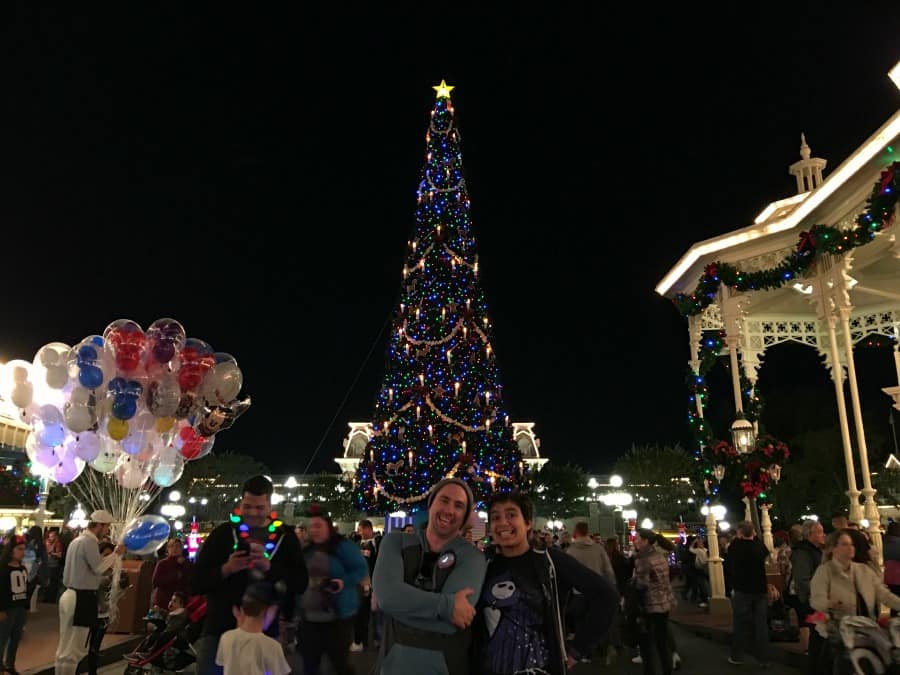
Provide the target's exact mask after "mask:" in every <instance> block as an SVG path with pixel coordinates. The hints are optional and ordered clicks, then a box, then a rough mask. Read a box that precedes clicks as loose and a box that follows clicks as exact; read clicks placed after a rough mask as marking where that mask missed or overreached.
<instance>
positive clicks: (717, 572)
mask: <svg viewBox="0 0 900 675" xmlns="http://www.w3.org/2000/svg"><path fill="white" fill-rule="evenodd" d="M700 321H701V319H700V317H699V316H692V317H689V319H688V335H689V339H690V348H691V352H690V353H691V362H690V365H691V370H692V371H693V372H694V374H695V375H699V374H700V341H701V340H702V339H703V329H702V327H701V323H700ZM694 402H695V403H696V406H697V416H698V417H699V418H700V419H703V401H701V400H700V397H699V396H698V397H696V400H695V401H694ZM706 549H707V560H708V565H707V572H708V574H709V595H710V598H709V613H710V614H725V613H728V612H730V611H731V601H730V600H729V599H728V598H727V597H726V596H725V570H724V568H723V567H722V564H723V563H724V562H725V561H724V559H723V558H722V556H721V555H720V552H719V528H718V526H717V523H716V516H715V514H713V512H712V509H708V511H707V514H706Z"/></svg>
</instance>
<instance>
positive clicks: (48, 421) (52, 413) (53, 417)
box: [38, 404, 63, 427]
mask: <svg viewBox="0 0 900 675" xmlns="http://www.w3.org/2000/svg"><path fill="white" fill-rule="evenodd" d="M38 417H40V418H41V422H43V423H44V426H48V427H49V426H51V425H54V424H62V423H63V415H62V413H61V412H60V411H59V408H57V407H56V406H55V405H49V404H48V405H42V406H41V407H40V410H38Z"/></svg>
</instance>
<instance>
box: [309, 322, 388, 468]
mask: <svg viewBox="0 0 900 675" xmlns="http://www.w3.org/2000/svg"><path fill="white" fill-rule="evenodd" d="M392 317H393V311H391V312H390V313H389V314H388V316H387V319H385V322H384V323H383V324H382V325H381V328H380V329H379V331H378V335H376V336H375V339H374V340H373V341H372V346H371V347H369V353H368V354H366V358H364V359H363V362H362V363H361V364H360V366H359V370H357V371H356V377H354V378H353V382H351V383H350V387H349V388H348V389H347V393H346V394H344V400H343V401H341V404H340V405H339V406H338V409H337V411H336V412H335V413H334V417H332V418H331V422H329V423H328V427H326V429H325V433H324V434H322V438H321V439H320V440H319V444H318V445H317V446H316V449H315V450H314V451H313V454H312V455H311V456H310V458H309V461H308V462H307V463H306V468H304V469H303V473H307V472H308V471H309V467H310V465H311V464H312V463H313V460H314V459H315V458H316V455H318V454H319V450H321V449H322V444H323V443H324V442H325V439H326V438H327V437H328V434H329V433H331V428H332V427H333V426H334V423H335V420H337V418H338V416H339V415H340V414H341V412H342V411H343V410H344V406H345V405H346V404H347V399H349V398H350V394H351V393H352V392H353V388H354V387H355V386H356V383H357V382H358V381H359V376H360V375H362V371H363V369H364V368H365V367H366V364H367V363H368V362H369V359H371V358H372V354H373V353H374V351H375V348H376V347H377V346H378V344H379V343H380V341H381V336H382V335H383V334H384V329H385V328H386V327H387V326H388V324H389V323H390V322H391V318H392Z"/></svg>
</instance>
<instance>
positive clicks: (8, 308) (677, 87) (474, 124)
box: [0, 2, 900, 472]
mask: <svg viewBox="0 0 900 675" xmlns="http://www.w3.org/2000/svg"><path fill="white" fill-rule="evenodd" d="M375 4H376V3H371V5H370V6H369V8H368V9H365V10H359V11H356V12H351V11H349V10H345V11H344V12H342V13H338V11H337V10H335V9H329V10H322V9H315V8H304V9H303V11H295V12H293V13H291V14H279V13H277V12H274V11H271V9H270V8H268V7H267V8H265V9H263V8H261V7H254V8H252V13H246V12H243V13H224V12H223V10H224V8H225V5H209V6H208V9H207V11H200V8H199V7H192V10H194V12H193V13H187V9H185V8H184V7H168V8H161V7H157V6H143V7H141V6H137V5H135V4H132V3H129V4H128V6H118V7H114V8H109V7H105V8H104V10H103V11H102V12H99V11H97V12H96V13H95V14H90V13H89V12H90V9H89V8H87V7H79V8H78V9H77V10H75V9H72V10H71V14H69V13H67V12H66V11H65V10H59V9H46V8H36V7H33V6H30V5H27V4H26V3H21V6H20V7H19V9H17V10H14V11H12V10H10V9H9V8H5V9H4V10H3V20H2V25H3V26H4V28H2V29H0V39H2V42H3V44H5V45H6V46H7V50H6V55H5V57H4V61H5V67H4V71H5V75H4V78H3V95H4V96H3V98H4V105H3V119H4V123H3V124H2V125H0V129H2V131H0V133H2V138H3V142H2V144H0V166H2V190H0V194H2V199H0V222H2V232H3V239H2V241H3V249H2V250H3V265H2V268H0V270H2V275H3V282H4V293H3V299H4V303H3V304H4V311H3V316H4V321H3V324H2V329H0V361H6V360H9V359H12V358H24V359H27V360H29V361H30V360H31V359H32V358H33V356H34V354H35V352H36V351H37V350H38V349H39V348H40V347H41V346H42V345H44V344H46V343H48V342H52V341H57V340H59V341H63V342H66V343H68V344H74V343H77V342H78V341H79V340H81V339H82V338H83V337H85V336H87V335H90V334H94V333H102V332H103V329H104V328H105V327H106V326H107V325H108V324H109V323H110V322H112V321H114V320H116V319H120V318H129V319H133V320H135V321H137V322H138V323H140V324H141V325H142V326H143V327H144V328H147V327H148V326H149V325H150V323H152V321H153V320H155V319H157V318H160V317H166V316H170V317H173V318H176V319H178V320H179V321H180V322H181V323H182V324H183V325H184V326H185V328H186V330H187V334H188V336H190V337H198V338H202V339H204V340H206V341H207V342H209V343H210V344H211V345H212V346H213V347H214V348H215V349H216V350H217V351H224V352H228V353H231V354H233V355H234V356H235V357H236V358H237V360H238V363H239V365H240V366H241V368H242V370H243V374H244V389H243V392H244V393H246V394H249V395H250V396H252V398H253V405H252V407H251V408H250V410H249V411H248V412H247V413H246V415H244V416H243V417H242V418H240V419H239V420H238V421H237V423H236V424H235V426H234V427H233V428H232V429H230V430H227V431H224V432H222V433H221V434H220V436H219V437H217V439H216V451H218V452H221V451H224V450H235V451H239V452H246V453H249V454H252V455H255V456H256V457H258V458H259V459H261V460H262V461H264V462H266V463H267V464H268V465H269V466H270V468H271V469H272V470H273V471H276V472H281V471H285V472H288V471H289V472H300V471H302V470H303V469H304V468H305V467H306V466H307V465H308V464H309V465H310V467H311V470H328V471H335V470H336V469H337V466H336V465H335V464H334V463H333V462H331V458H332V457H334V456H336V455H337V454H338V453H339V452H340V440H341V439H342V438H343V436H344V435H345V433H346V430H347V422H349V421H356V420H365V419H367V418H369V417H370V416H371V414H372V411H373V400H374V399H373V397H374V394H375V391H376V388H377V387H378V385H379V383H380V379H381V374H382V368H383V362H384V348H385V345H386V336H385V334H384V332H383V329H384V328H385V324H386V321H387V320H388V318H389V316H390V313H391V312H392V310H393V309H394V305H395V303H396V302H397V299H398V297H399V291H400V280H401V268H402V263H403V254H404V250H405V242H406V240H407V238H408V237H409V235H410V233H411V232H412V229H413V226H414V220H413V213H414V208H415V188H416V185H417V182H418V178H419V172H420V169H421V165H422V162H423V159H424V147H425V141H424V135H425V131H426V129H427V123H428V115H429V112H430V110H431V107H432V105H433V101H434V91H433V90H432V88H431V87H432V85H434V84H436V83H438V82H439V81H440V80H441V78H446V80H447V82H448V83H449V84H452V85H455V86H456V89H455V90H454V91H453V103H454V105H455V108H456V112H457V119H458V122H459V127H460V129H461V133H462V152H463V162H464V168H465V172H466V177H467V183H468V189H469V193H470V195H471V198H472V217H473V223H474V228H475V234H476V238H477V241H478V245H479V250H480V267H481V270H482V272H481V280H482V283H483V285H484V287H485V288H486V291H487V297H488V303H489V308H490V314H491V320H492V323H493V326H494V340H493V344H494V346H495V349H496V354H497V358H498V362H499V364H500V368H501V377H502V381H503V383H504V385H505V386H504V394H505V403H506V407H507V408H508V410H509V412H510V415H511V417H512V419H513V420H519V421H525V420H530V421H534V422H536V431H537V432H538V435H539V436H540V437H541V438H542V439H543V450H544V452H545V453H546V455H547V456H549V457H551V458H552V459H554V460H560V461H566V460H572V461H575V462H578V463H580V464H582V465H583V466H584V467H585V468H587V469H590V470H595V471H600V470H604V469H606V468H609V466H610V465H611V463H612V462H613V461H614V459H615V458H616V457H617V456H618V455H619V454H621V453H622V452H623V451H624V450H626V449H627V448H628V447H630V446H631V444H632V443H657V442H658V443H675V442H682V443H683V442H685V441H686V435H687V427H686V415H685V410H686V405H687V392H686V390H685V388H684V384H683V380H684V370H685V364H686V360H687V358H688V350H687V335H686V325H685V322H684V320H683V319H682V318H681V317H680V316H679V315H678V313H677V312H676V310H675V309H674V307H672V306H671V304H670V303H669V302H668V301H667V300H665V299H662V298H660V297H659V296H657V295H656V294H655V293H654V290H653V289H654V286H655V285H656V283H657V282H658V281H659V280H660V278H661V277H662V276H663V275H664V274H665V272H666V271H667V270H668V269H669V268H670V267H671V266H672V265H673V264H674V263H675V262H676V261H677V260H678V258H679V257H680V256H681V255H682V254H683V253H684V252H685V251H686V250H687V248H688V247H689V246H690V245H691V244H692V243H693V242H695V241H697V240H701V239H705V238H708V237H711V236H715V235H718V234H722V233H724V232H727V231H729V230H732V229H737V228H739V227H743V226H745V225H747V224H749V223H750V222H751V221H752V219H753V218H754V217H755V216H756V214H757V213H758V212H759V211H760V210H761V209H762V208H763V207H764V206H765V205H766V204H767V203H768V202H770V201H773V200H775V199H780V198H784V197H788V196H790V195H792V194H794V193H795V185H794V179H793V177H791V176H790V175H788V173H787V168H788V166H789V165H790V164H791V163H793V162H794V161H796V160H797V159H799V145H800V133H801V132H805V133H806V136H807V139H808V142H809V144H810V146H811V147H812V150H813V154H814V156H818V157H823V158H825V159H827V160H828V169H829V170H831V169H833V168H834V167H836V166H837V165H838V164H839V163H840V162H841V161H843V160H844V159H845V158H846V157H847V156H848V155H849V154H850V153H851V152H852V151H853V150H854V149H855V148H856V147H857V146H858V145H859V144H860V143H862V142H863V141H864V140H865V139H866V138H868V136H869V135H870V134H872V132H874V131H875V130H876V129H877V128H878V127H879V126H881V124H882V123H883V122H884V121H885V120H886V119H887V118H888V117H889V116H890V115H891V114H892V113H893V112H894V111H895V110H896V109H897V106H898V104H900V93H898V91H897V89H896V87H895V86H894V85H893V84H892V83H891V81H890V80H889V79H888V77H887V71H888V70H889V69H890V68H891V66H893V65H894V63H896V62H897V60H898V59H900V42H898V40H897V36H898V35H900V15H898V14H897V12H896V5H895V4H894V3H888V2H880V3H879V2H869V3H852V4H851V3H842V4H844V5H845V6H844V7H843V8H842V9H839V10H827V9H824V8H823V7H822V6H821V5H820V4H814V3H810V4H809V5H808V6H804V5H805V3H781V4H779V5H778V6H777V9H773V10H772V11H770V12H762V11H760V12H759V14H756V15H754V14H752V13H750V10H745V13H743V14H735V15H734V16H730V17H726V16H715V15H708V14H707V11H706V10H701V9H696V10H694V9H692V8H689V7H687V6H685V5H684V4H683V3H682V4H670V5H666V6H665V7H664V8H663V9H659V8H655V7H654V8H652V10H651V9H650V8H649V7H647V6H644V5H634V9H632V10H626V9H623V8H618V9H615V10H614V11H610V12H608V11H607V10H606V9H604V11H603V12H602V13H599V12H598V14H596V15H591V14H589V13H587V12H586V11H585V10H583V9H578V10H576V9H571V8H570V9H565V8H554V9H552V10H543V11H537V10H528V9H523V8H522V7H520V6H516V9H515V10H514V11H509V12H503V11H499V10H495V9H485V8H482V9H466V7H467V5H466V4H465V3H461V4H458V5H457V4H451V5H441V6H435V7H436V9H435V10H434V11H429V10H427V9H425V8H424V7H422V6H418V7H416V9H415V11H413V10H410V11H403V10H399V9H395V8H391V9H379V10H375V9H374V8H373V7H372V6H373V5H375ZM378 4H380V3H378ZM485 4H487V3H485ZM490 4H491V5H493V4H494V3H490ZM560 4H566V3H560ZM587 4H588V3H584V6H586V5H587ZM574 6H575V4H573V5H572V7H574ZM581 6H582V5H581V4H580V3H579V4H578V7H579V8H580V7H581ZM773 7H774V5H773ZM245 9H246V10H250V9H251V8H250V6H249V5H247V6H246V7H245ZM598 9H599V5H598ZM323 11H327V14H323V13H318V14H317V13H316V12H323ZM717 11H718V10H717ZM76 14H77V16H76ZM826 175H827V172H826ZM770 361H771V362H772V363H778V357H777V356H776V355H774V353H773V356H772V357H771V358H770ZM791 363H792V359H790V358H783V359H782V362H781V363H780V364H779V365H778V368H779V373H780V377H781V381H782V382H783V384H784V386H787V385H788V384H789V383H790V382H791V381H792V380H793V379H795V377H794V375H793V371H790V370H789V369H790V368H791V367H792V366H791ZM879 363H880V362H879ZM884 363H885V364H888V363H889V357H887V356H886V357H885V361H884ZM891 371H892V368H881V366H877V367H875V368H874V369H873V372H875V373H880V374H879V375H876V376H875V378H874V379H871V381H869V382H868V383H865V384H864V385H863V386H864V387H868V389H869V390H874V391H878V388H880V387H882V386H889V385H892V384H896V382H895V381H892V379H893V377H894V375H893V373H892V372H891ZM864 375H865V374H864V373H862V374H861V377H863V376H864ZM796 377H797V378H800V379H803V378H804V377H805V376H804V374H803V372H802V370H798V371H797V372H796ZM879 378H880V379H879ZM825 386H827V381H826V383H825ZM880 396H883V395H880ZM729 397H730V395H729ZM889 403H890V401H889V399H888V398H887V397H886V396H883V400H882V401H881V403H880V404H881V405H884V409H885V413H884V414H885V416H887V410H888V409H889ZM314 453H317V454H316V456H315V457H313V454H314Z"/></svg>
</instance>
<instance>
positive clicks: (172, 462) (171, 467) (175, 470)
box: [150, 448, 184, 488]
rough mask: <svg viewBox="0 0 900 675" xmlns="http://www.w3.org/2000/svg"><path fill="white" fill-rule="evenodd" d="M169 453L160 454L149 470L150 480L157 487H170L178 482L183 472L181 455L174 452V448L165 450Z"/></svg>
mask: <svg viewBox="0 0 900 675" xmlns="http://www.w3.org/2000/svg"><path fill="white" fill-rule="evenodd" d="M165 450H171V452H165V453H162V452H161V453H160V457H158V458H157V459H156V460H155V461H154V462H153V464H152V468H151V470H150V478H151V479H153V482H154V483H156V484H157V485H159V487H163V488H166V487H171V486H172V485H175V483H177V482H178V479H179V478H181V474H182V473H183V472H184V458H183V457H182V456H181V453H179V452H176V451H175V449H174V448H166V449H165Z"/></svg>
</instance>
